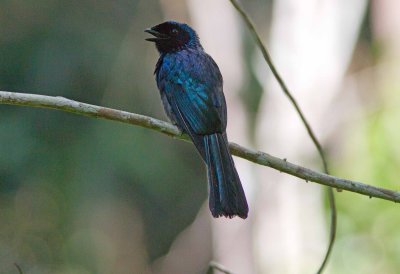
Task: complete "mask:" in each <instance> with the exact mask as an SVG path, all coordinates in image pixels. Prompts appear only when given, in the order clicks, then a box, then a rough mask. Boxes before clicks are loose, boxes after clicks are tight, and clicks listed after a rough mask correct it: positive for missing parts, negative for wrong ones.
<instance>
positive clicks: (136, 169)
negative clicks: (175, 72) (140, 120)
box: [0, 0, 206, 274]
mask: <svg viewBox="0 0 400 274" xmlns="http://www.w3.org/2000/svg"><path fill="white" fill-rule="evenodd" d="M149 11H151V12H149ZM160 14H161V11H160V8H159V4H158V2H157V1H136V0H129V1H128V0H118V1H105V0H103V1H90V0H87V1H75V0H73V1H61V0H59V1H48V0H37V1H12V0H9V1H7V0H5V1H1V2H0V60H1V62H0V87H1V89H2V90H8V91H23V92H30V93H38V94H47V95H57V96H65V97H68V98H71V99H76V100H80V101H84V102H88V103H92V104H100V105H105V106H110V107H115V108H120V109H126V110H128V111H134V112H140V113H144V114H148V115H152V116H156V117H159V118H164V115H163V111H162V107H161V103H160V99H159V94H158V91H157V89H156V86H155V82H154V79H153V76H152V73H153V70H154V65H155V62H156V60H157V53H156V51H155V49H154V47H153V46H150V45H149V44H147V42H146V41H144V38H145V35H144V34H143V29H145V28H146V27H148V26H151V25H154V24H155V23H156V22H159V21H160V20H161V19H160ZM0 144H1V145H0V219H1V222H0V273H15V271H16V269H15V266H14V262H17V263H18V264H19V265H20V266H21V268H22V269H24V270H25V272H26V273H40V274H43V273H117V272H119V269H120V268H123V267H128V266H124V262H126V261H133V262H135V260H138V258H142V259H141V264H142V269H143V268H145V267H144V265H145V264H146V263H148V260H150V261H151V260H153V259H155V258H157V257H159V256H160V255H162V254H164V253H165V252H166V251H167V250H168V248H169V246H170V244H171V242H172V240H173V239H174V238H175V237H176V235H177V234H178V233H179V232H180V231H182V230H183V229H184V228H185V227H186V226H187V225H188V224H190V223H191V222H192V221H193V219H194V217H195V215H196V213H197V211H198V209H199V207H200V205H201V204H202V202H203V201H204V200H205V198H206V180H205V178H206V174H205V172H204V167H203V165H202V163H201V160H200V158H199V157H198V156H197V154H196V152H195V150H194V149H193V147H192V146H191V145H190V144H183V143H181V142H179V143H178V141H174V140H172V139H168V138H165V137H162V136H161V135H159V134H157V133H153V132H151V131H148V130H144V129H140V128H136V127H129V126H126V125H122V124H118V123H114V122H107V121H98V120H95V119H89V118H85V117H79V116H74V115H71V114H68V113H61V112H56V111H51V110H42V109H26V108H16V107H13V106H4V105H3V106H1V119H0ZM103 212H107V213H108V215H104V214H105V213H103ZM103 219H104V220H103ZM125 220H126V221H125ZM114 222H115V225H113V226H110V224H113V223H114ZM118 229H123V230H124V231H126V238H124V239H123V241H128V242H130V243H123V242H122V243H120V242H121V241H118V240H116V239H115V238H116V237H118V235H123V233H120V232H119V231H118ZM136 232H137V233H136ZM128 239H129V240H128ZM143 239H144V240H143ZM131 250H138V251H140V252H142V254H139V255H138V254H136V253H135V252H133V251H132V252H131ZM138 251H136V252H138ZM139 261H140V260H139ZM118 262H120V263H118ZM116 264H118V265H116ZM132 264H133V263H132ZM130 267H131V268H128V269H130V271H131V270H132V269H136V270H137V271H138V272H135V271H134V272H135V273H139V272H140V273H143V272H142V271H141V268H140V267H141V266H140V264H139V263H135V264H133V265H131V266H130ZM129 273H132V272H129Z"/></svg>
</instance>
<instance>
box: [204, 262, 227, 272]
mask: <svg viewBox="0 0 400 274" xmlns="http://www.w3.org/2000/svg"><path fill="white" fill-rule="evenodd" d="M214 269H216V270H218V271H219V272H221V273H224V274H233V273H232V272H231V271H229V270H228V269H226V267H225V266H223V265H221V264H219V263H217V262H214V261H211V262H210V264H209V265H208V271H207V273H213V272H214V271H213V270H214Z"/></svg>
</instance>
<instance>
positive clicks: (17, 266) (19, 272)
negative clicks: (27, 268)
mask: <svg viewBox="0 0 400 274" xmlns="http://www.w3.org/2000/svg"><path fill="white" fill-rule="evenodd" d="M14 265H15V267H16V268H17V270H18V274H24V272H22V268H21V267H20V266H19V265H18V264H17V263H14Z"/></svg>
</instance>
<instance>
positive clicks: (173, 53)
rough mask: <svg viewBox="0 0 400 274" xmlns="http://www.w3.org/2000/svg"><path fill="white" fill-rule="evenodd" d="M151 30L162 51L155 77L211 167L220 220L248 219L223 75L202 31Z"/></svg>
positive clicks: (172, 25) (170, 111)
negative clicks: (202, 39)
mask: <svg viewBox="0 0 400 274" xmlns="http://www.w3.org/2000/svg"><path fill="white" fill-rule="evenodd" d="M145 32H148V33H150V34H152V35H153V36H154V37H152V38H147V39H146V40H147V41H151V42H154V43H155V45H156V47H157V50H158V51H159V53H160V58H159V60H158V62H157V65H156V69H155V72H154V73H155V75H156V81H157V86H158V89H159V90H160V94H161V99H162V102H163V105H164V109H165V112H166V113H167V115H168V117H169V118H170V119H171V121H172V122H173V123H174V124H176V125H177V126H178V128H179V129H180V130H181V131H183V132H185V133H187V134H188V135H189V136H190V138H191V139H192V141H193V143H194V145H195V146H196V148H197V150H198V152H199V153H200V155H201V157H202V159H203V160H204V162H205V163H206V165H207V171H208V182H209V206H210V210H211V213H212V215H213V216H214V217H220V216H225V217H229V218H232V217H234V216H239V217H241V218H243V219H245V218H247V214H248V211H249V208H248V205H247V201H246V196H245V194H244V191H243V188H242V184H241V182H240V179H239V175H238V173H237V171H236V168H235V164H234V162H233V159H232V156H231V154H230V151H229V147H228V139H227V136H226V124H227V111H226V102H225V97H224V94H223V90H222V89H223V87H222V75H221V72H220V71H219V68H218V66H217V64H216V63H215V62H214V60H213V59H212V58H211V57H210V56H209V55H208V54H207V53H205V52H204V50H203V47H202V46H201V44H200V41H199V38H198V36H197V34H196V32H195V31H194V30H193V29H192V28H191V27H189V26H188V25H186V24H183V23H178V22H175V21H168V22H164V23H161V24H159V25H157V26H154V27H152V28H149V29H146V30H145Z"/></svg>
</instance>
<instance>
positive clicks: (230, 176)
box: [204, 133, 249, 219]
mask: <svg viewBox="0 0 400 274" xmlns="http://www.w3.org/2000/svg"><path fill="white" fill-rule="evenodd" d="M204 148H205V149H204V150H205V161H206V164H207V169H208V182H209V195H210V198H209V206H210V210H211V213H212V215H213V216H214V217H220V216H225V217H229V218H232V217H234V216H239V217H240V218H243V219H246V218H247V214H248V211H249V208H248V205H247V201H246V196H245V194H244V191H243V187H242V184H241V182H240V179H239V175H238V173H237V171H236V168H235V164H234V162H233V159H232V156H231V154H230V152H229V148H228V141H227V138H226V136H224V135H223V134H220V133H215V134H212V135H207V136H204Z"/></svg>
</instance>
